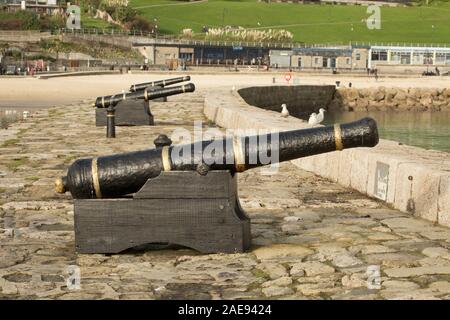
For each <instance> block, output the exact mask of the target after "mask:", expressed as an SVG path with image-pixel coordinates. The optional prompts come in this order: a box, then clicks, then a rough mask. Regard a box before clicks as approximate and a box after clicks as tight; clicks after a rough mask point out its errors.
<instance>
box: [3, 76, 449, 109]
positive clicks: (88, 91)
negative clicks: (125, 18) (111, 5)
mask: <svg viewBox="0 0 450 320" xmlns="http://www.w3.org/2000/svg"><path fill="white" fill-rule="evenodd" d="M185 74H191V81H192V82H193V83H194V84H195V85H196V87H197V88H198V89H211V90H214V88H217V87H222V86H224V87H230V89H231V88H232V87H233V86H236V87H242V86H252V85H258V86H260V85H272V84H273V78H274V77H275V80H276V84H283V85H286V84H287V83H286V81H285V80H284V73H277V74H273V73H254V74H251V73H250V74H249V73H242V74H236V73H233V74H193V73H190V72H189V71H187V72H186V73H185ZM185 74H184V73H148V74H142V73H141V74H117V75H95V76H76V77H59V78H50V79H47V80H44V79H38V78H0V108H3V109H4V108H24V107H26V108H30V109H35V108H46V107H53V106H60V105H69V104H75V103H78V102H80V101H83V100H87V99H92V100H94V99H95V98H96V97H97V96H103V95H111V94H117V93H121V92H122V90H125V92H127V91H128V89H129V87H130V85H132V84H135V83H142V82H148V81H154V80H160V79H168V78H173V77H179V76H183V75H185ZM294 80H295V84H296V85H298V84H300V85H306V84H314V85H321V84H333V85H334V84H335V82H336V81H340V82H341V86H348V84H349V82H351V83H352V86H353V87H355V88H363V87H379V86H384V87H401V88H408V87H435V88H444V87H449V84H450V77H403V78H402V77H396V78H379V79H378V81H376V80H375V79H374V78H373V77H371V78H369V77H363V76H340V75H303V74H300V75H297V74H294ZM291 83H292V84H294V82H293V80H291Z"/></svg>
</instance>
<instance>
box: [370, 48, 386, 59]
mask: <svg viewBox="0 0 450 320" xmlns="http://www.w3.org/2000/svg"><path fill="white" fill-rule="evenodd" d="M371 58H372V60H373V61H387V51H381V50H374V51H372V57H371Z"/></svg>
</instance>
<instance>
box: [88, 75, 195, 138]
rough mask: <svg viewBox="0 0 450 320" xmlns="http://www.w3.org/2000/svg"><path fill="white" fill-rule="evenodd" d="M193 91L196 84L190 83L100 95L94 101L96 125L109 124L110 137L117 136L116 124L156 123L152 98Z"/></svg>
mask: <svg viewBox="0 0 450 320" xmlns="http://www.w3.org/2000/svg"><path fill="white" fill-rule="evenodd" d="M193 91H195V86H194V84H192V83H188V84H185V85H181V86H176V87H168V88H161V87H148V88H145V89H143V90H139V91H135V92H130V93H125V92H124V93H121V94H116V95H111V96H104V97H98V98H97V99H96V100H95V103H94V107H96V113H95V119H96V125H97V126H105V125H106V126H107V129H106V130H107V135H106V136H107V137H108V138H114V137H115V126H116V125H154V120H153V114H152V112H151V109H150V102H149V101H150V100H156V99H159V98H162V97H168V96H173V95H177V94H181V93H185V92H193ZM139 101H140V102H139ZM118 105H120V107H118Z"/></svg>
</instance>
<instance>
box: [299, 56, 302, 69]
mask: <svg viewBox="0 0 450 320" xmlns="http://www.w3.org/2000/svg"><path fill="white" fill-rule="evenodd" d="M298 66H299V67H301V66H302V58H301V57H300V58H298Z"/></svg>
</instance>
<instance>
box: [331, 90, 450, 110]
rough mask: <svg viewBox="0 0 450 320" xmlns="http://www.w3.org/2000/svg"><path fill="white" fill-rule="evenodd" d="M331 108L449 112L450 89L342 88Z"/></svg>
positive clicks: (335, 95)
mask: <svg viewBox="0 0 450 320" xmlns="http://www.w3.org/2000/svg"><path fill="white" fill-rule="evenodd" d="M328 108H329V110H346V111H386V110H392V111H409V110H411V111H450V89H449V88H447V89H436V88H409V89H402V88H385V87H378V88H339V89H338V90H336V92H335V94H334V98H333V100H332V101H331V103H330V105H329V107H328Z"/></svg>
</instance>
